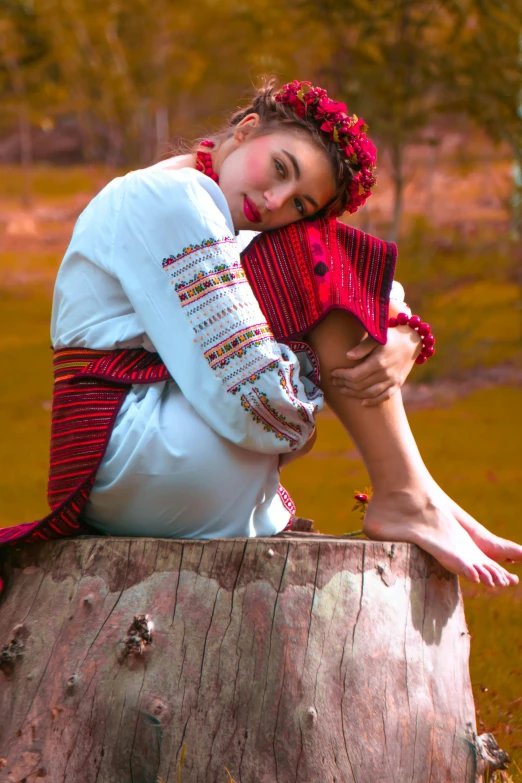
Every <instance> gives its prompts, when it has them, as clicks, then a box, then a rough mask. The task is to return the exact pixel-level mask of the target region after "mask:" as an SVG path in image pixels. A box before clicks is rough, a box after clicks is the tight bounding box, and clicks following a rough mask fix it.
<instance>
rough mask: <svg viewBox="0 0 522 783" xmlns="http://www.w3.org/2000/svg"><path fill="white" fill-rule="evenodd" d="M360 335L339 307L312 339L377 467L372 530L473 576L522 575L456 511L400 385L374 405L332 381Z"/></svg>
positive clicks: (332, 396)
mask: <svg viewBox="0 0 522 783" xmlns="http://www.w3.org/2000/svg"><path fill="white" fill-rule="evenodd" d="M360 336H361V327H360V325H359V324H358V322H356V321H355V319H353V318H352V317H350V316H349V315H348V314H346V313H344V312H341V311H336V312H332V313H330V314H329V315H328V316H327V318H325V319H324V321H322V322H321V324H319V325H318V326H317V327H316V329H314V330H313V332H312V333H311V334H310V335H309V342H310V345H311V346H312V348H313V349H314V350H315V351H316V353H317V355H318V357H319V361H320V364H321V375H322V382H321V387H322V388H323V390H324V392H325V395H326V399H327V401H328V403H329V405H330V406H331V407H332V409H333V410H334V411H335V413H336V414H337V415H338V417H339V419H340V420H341V422H342V423H343V424H344V426H345V427H346V429H347V430H348V432H349V433H350V435H351V436H352V438H353V440H354V441H355V443H356V445H357V447H358V449H359V451H360V453H361V456H362V458H363V460H364V462H365V464H366V467H367V469H368V472H369V474H370V479H371V481H372V486H373V491H374V495H373V498H372V500H371V502H370V504H369V507H368V511H367V514H366V518H365V521H364V531H365V532H366V533H367V535H368V536H369V537H370V538H375V539H380V540H388V541H390V540H391V541H407V542H411V543H415V544H418V545H419V546H421V547H422V548H423V549H425V550H426V551H427V552H429V553H430V554H432V555H433V556H434V557H436V558H437V560H439V562H441V563H442V564H443V565H444V566H446V568H448V569H449V570H450V571H453V572H454V573H457V574H459V575H461V576H465V577H466V578H467V579H469V580H470V581H472V582H479V581H480V582H483V583H484V584H486V585H488V586H493V585H508V584H514V583H516V582H518V577H517V576H515V575H513V574H509V573H508V571H506V570H505V569H504V568H503V567H502V566H500V565H498V564H497V563H495V562H494V560H492V559H491V558H490V557H489V556H488V555H487V554H486V553H485V552H483V551H482V550H481V549H480V548H479V547H478V546H477V544H476V543H475V541H474V540H473V538H472V537H471V536H470V535H469V533H468V532H467V530H466V529H465V526H464V524H463V521H462V519H459V520H458V519H457V518H456V516H455V511H456V510H457V507H456V504H455V506H454V507H451V506H450V502H448V499H447V496H445V495H444V493H442V491H441V490H440V488H439V487H438V486H437V485H436V484H435V482H434V480H433V478H432V477H431V476H430V474H429V472H428V470H427V468H426V466H425V465H424V463H423V461H422V458H421V456H420V454H419V450H418V448H417V445H416V443H415V440H414V438H413V435H412V433H411V429H410V427H409V424H408V420H407V418H406V414H405V412H404V407H403V405H402V398H401V395H400V394H399V393H396V394H395V395H394V396H393V397H392V398H391V399H390V400H387V401H385V402H383V403H382V404H381V405H378V406H376V407H373V408H371V407H363V406H362V405H361V402H360V400H357V399H354V398H351V397H346V396H344V395H342V394H341V393H340V392H339V390H338V388H336V387H335V386H334V385H333V384H332V381H331V377H330V373H331V370H332V369H334V368H336V367H341V366H343V364H346V358H345V354H346V352H347V351H348V350H349V349H350V347H351V346H352V345H355V344H357V342H358V341H359V339H360ZM451 502H452V501H451ZM470 519H471V518H470ZM477 524H478V523H477ZM513 547H516V545H513ZM513 551H515V550H513Z"/></svg>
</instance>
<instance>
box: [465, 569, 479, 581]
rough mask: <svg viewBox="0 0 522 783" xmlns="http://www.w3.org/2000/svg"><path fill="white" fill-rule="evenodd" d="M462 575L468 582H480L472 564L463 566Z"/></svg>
mask: <svg viewBox="0 0 522 783" xmlns="http://www.w3.org/2000/svg"><path fill="white" fill-rule="evenodd" d="M463 576H465V577H466V579H468V580H469V581H470V582H473V584H476V585H478V584H480V576H479V574H478V571H477V570H476V569H475V568H473V566H466V567H465V568H464V574H463Z"/></svg>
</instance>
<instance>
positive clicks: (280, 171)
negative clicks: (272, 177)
mask: <svg viewBox="0 0 522 783" xmlns="http://www.w3.org/2000/svg"><path fill="white" fill-rule="evenodd" d="M275 166H276V170H277V173H278V174H280V175H281V176H282V177H284V176H285V175H286V172H285V167H284V166H283V164H282V163H281V162H280V161H278V160H276V162H275Z"/></svg>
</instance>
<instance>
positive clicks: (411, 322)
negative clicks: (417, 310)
mask: <svg viewBox="0 0 522 783" xmlns="http://www.w3.org/2000/svg"><path fill="white" fill-rule="evenodd" d="M406 325H408V326H409V327H410V329H415V330H416V331H417V332H418V333H419V334H420V336H421V338H422V350H421V352H420V354H419V355H418V356H417V358H416V359H415V364H424V362H425V361H426V360H427V359H429V358H430V356H433V354H434V353H435V337H434V336H433V335H432V333H431V326H430V325H429V324H424V323H422V321H421V319H420V318H419V316H418V315H408V313H399V315H398V316H397V318H390V320H389V321H388V326H392V327H393V326H406Z"/></svg>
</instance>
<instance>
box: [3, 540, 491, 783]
mask: <svg viewBox="0 0 522 783" xmlns="http://www.w3.org/2000/svg"><path fill="white" fill-rule="evenodd" d="M4 557H5V572H6V576H7V580H8V581H7V588H6V591H5V593H4V597H3V599H2V601H1V603H0V648H3V651H2V653H1V655H0V715H2V716H3V717H2V718H1V719H0V721H1V726H0V757H2V758H1V759H0V779H1V780H5V781H9V783H19V782H20V781H25V783H40V781H42V782H43V781H45V780H47V781H50V782H51V781H52V783H61V781H67V782H69V781H74V782H75V783H113V782H114V783H155V781H159V780H164V781H168V783H173V782H174V781H178V780H179V781H181V783H227V781H229V776H228V773H227V771H226V769H228V770H229V771H230V774H231V775H232V778H233V779H234V781H236V783H276V782H277V783H332V781H336V783H366V781H371V783H395V782H396V781H406V780H408V781H413V783H451V782H452V781H454V783H474V781H475V777H476V774H477V767H476V764H477V745H476V735H475V716H474V705H473V698H472V693H471V685H470V679H469V672H468V656H469V635H468V632H467V628H466V622H465V618H464V612H463V605H462V598H461V594H460V590H459V585H458V580H457V577H455V576H453V575H451V574H449V573H448V572H447V571H446V570H445V569H443V568H442V567H441V566H440V565H439V564H438V563H436V561H435V560H433V559H432V558H431V557H430V556H429V555H427V554H425V553H424V552H422V551H421V550H420V549H418V548H416V547H414V546H409V545H406V544H386V543H380V542H379V543H377V542H366V541H364V542H363V541H353V540H346V539H342V538H335V537H330V536H320V535H313V534H312V535H310V534H306V533H303V534H294V535H291V536H289V535H285V536H282V537H275V538H263V539H217V540H209V541H189V540H184V541H174V540H166V539H127V538H118V539H110V538H90V537H84V538H80V539H73V540H62V541H53V542H45V543H42V544H33V545H27V546H21V547H11V548H9V549H8V550H6V551H5V552H4ZM182 755H184V763H183V764H181V758H182ZM2 765H3V766H2ZM181 767H182V768H181ZM178 775H179V777H178Z"/></svg>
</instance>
